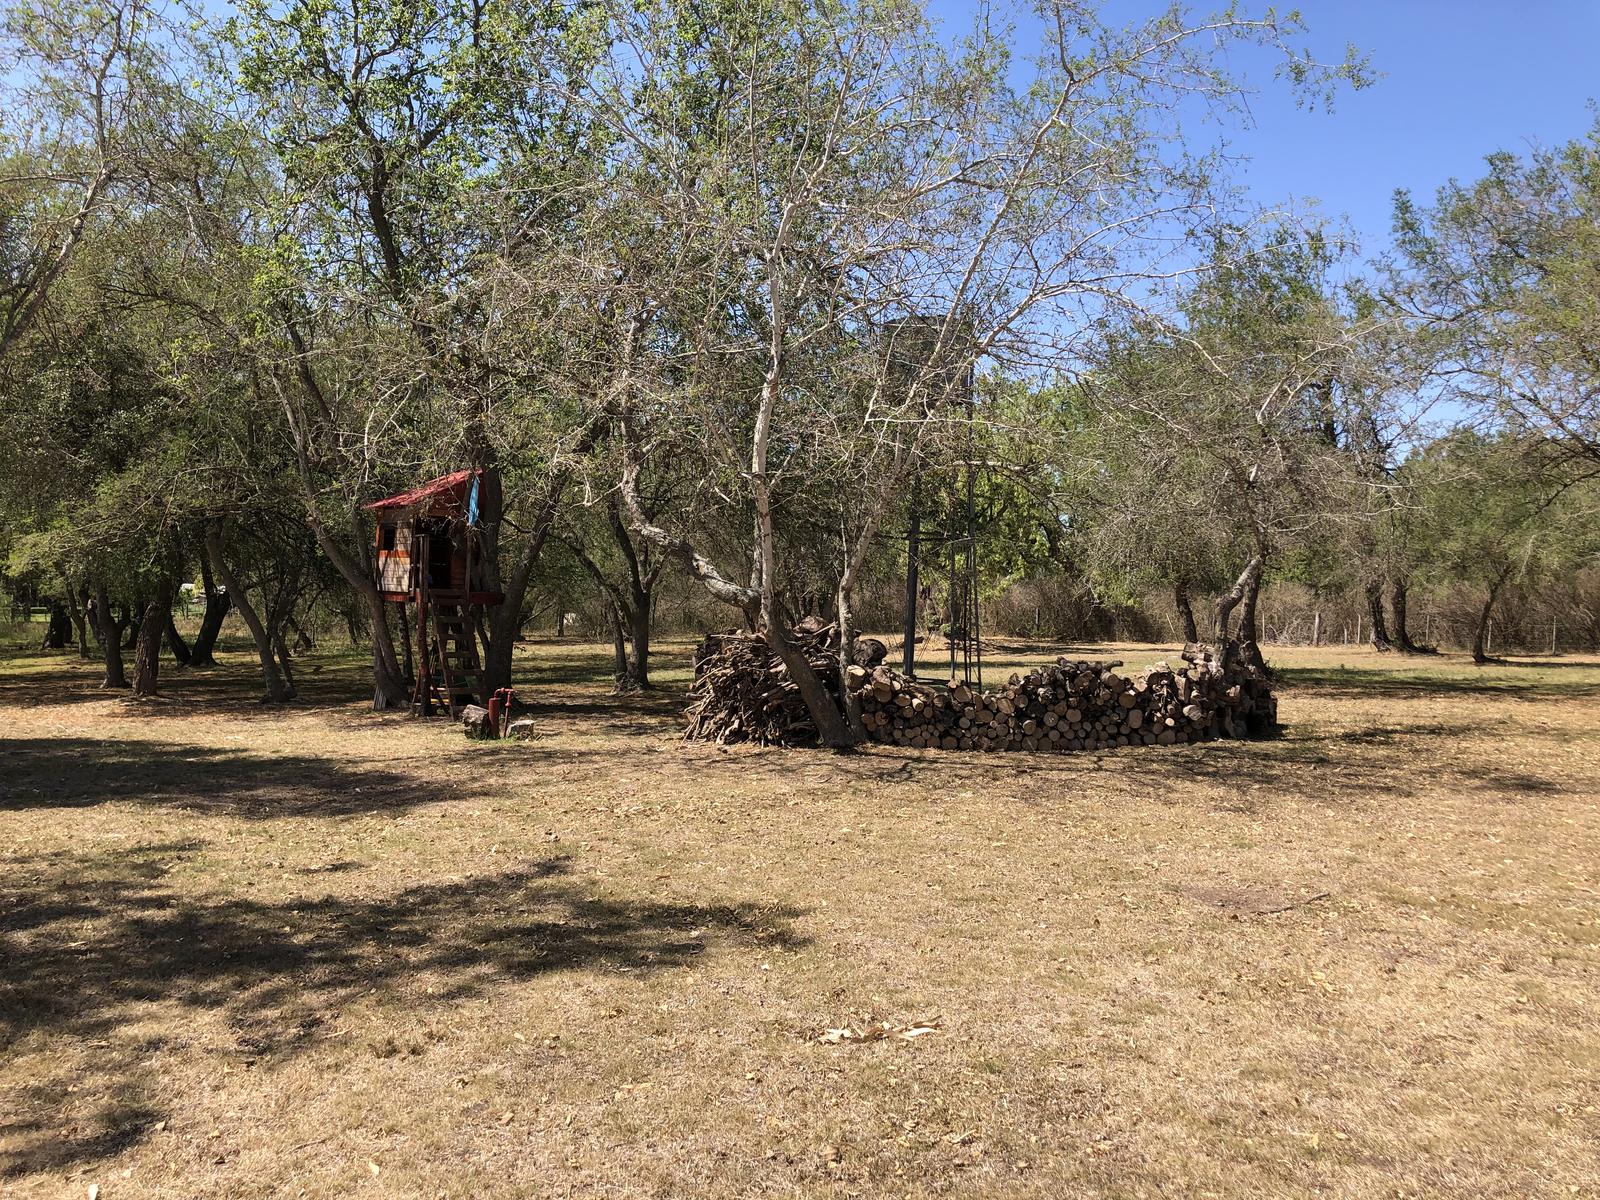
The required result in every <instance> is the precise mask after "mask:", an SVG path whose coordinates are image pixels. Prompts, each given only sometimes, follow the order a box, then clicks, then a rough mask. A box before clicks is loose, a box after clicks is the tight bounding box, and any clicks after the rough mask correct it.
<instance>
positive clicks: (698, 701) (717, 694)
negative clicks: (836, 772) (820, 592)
mask: <svg viewBox="0 0 1600 1200" xmlns="http://www.w3.org/2000/svg"><path fill="white" fill-rule="evenodd" d="M789 639H790V641H791V642H793V643H794V645H796V646H797V647H799V649H800V651H801V653H803V654H804V655H805V656H806V661H807V662H808V663H810V664H811V669H812V670H813V671H815V672H816V673H817V678H818V680H819V681H820V682H821V683H822V686H823V687H825V688H826V689H827V690H828V691H829V693H830V694H832V695H838V694H839V631H838V629H837V628H836V627H835V626H833V625H825V624H823V623H822V622H821V621H819V620H817V619H816V618H814V617H808V618H806V619H805V620H804V621H801V622H800V623H799V624H798V625H796V626H795V627H794V628H793V629H791V630H790V631H789ZM886 653H887V648H886V647H885V646H884V644H883V643H882V642H880V641H878V640H877V639H875V638H861V639H859V640H858V641H857V642H856V653H855V661H856V662H857V663H858V664H860V666H858V667H856V668H853V669H854V670H862V671H865V670H867V669H868V668H871V667H876V666H877V665H878V664H879V663H881V662H882V661H883V658H884V655H885V654H886ZM685 716H686V717H687V718H688V729H687V730H686V731H685V733H684V736H685V737H686V738H688V739H689V740H690V741H709V742H756V743H758V744H760V745H763V746H800V745H805V744H807V743H809V742H814V741H816V740H817V728H816V725H815V723H814V722H813V721H812V720H811V714H810V713H809V712H808V711H807V710H806V702H805V701H804V700H803V699H801V697H800V689H799V687H798V686H796V684H795V683H794V681H793V680H791V679H790V678H789V674H788V672H787V670H785V668H784V665H783V661H782V660H781V659H780V658H779V657H778V652H777V651H776V650H774V649H773V648H772V646H771V645H770V644H769V643H768V641H767V638H766V636H765V635H764V634H759V633H713V634H711V635H710V636H708V637H707V638H706V639H705V640H704V641H703V642H701V643H700V645H699V647H698V648H697V649H696V650H695V654H694V683H693V685H692V686H691V687H690V689H689V709H688V712H687V713H686V714H685Z"/></svg>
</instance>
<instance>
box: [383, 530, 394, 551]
mask: <svg viewBox="0 0 1600 1200" xmlns="http://www.w3.org/2000/svg"><path fill="white" fill-rule="evenodd" d="M394 534H395V530H394V526H393V525H385V526H384V527H383V548H384V549H385V550H393V549H394Z"/></svg>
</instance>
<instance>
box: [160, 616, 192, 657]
mask: <svg viewBox="0 0 1600 1200" xmlns="http://www.w3.org/2000/svg"><path fill="white" fill-rule="evenodd" d="M166 633H167V649H169V650H171V651H172V657H173V658H174V659H176V660H177V662H178V665H179V666H181V667H187V666H188V665H189V664H190V663H191V662H193V661H194V650H193V649H192V648H191V647H190V646H189V644H188V643H187V642H185V641H184V640H183V634H181V633H179V632H178V623H177V622H176V621H174V620H173V619H172V610H171V609H168V610H167V629H166Z"/></svg>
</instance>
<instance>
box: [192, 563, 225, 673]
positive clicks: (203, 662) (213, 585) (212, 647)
mask: <svg viewBox="0 0 1600 1200" xmlns="http://www.w3.org/2000/svg"><path fill="white" fill-rule="evenodd" d="M200 584H201V587H203V588H204V589H205V594H206V611H205V613H204V615H202V616H201V618H200V630H199V632H197V633H196V634H195V635H194V644H193V645H191V646H190V647H189V665H190V666H191V667H214V666H216V665H217V660H216V657H215V652H216V647H217V635H218V634H219V633H221V632H222V621H223V618H225V617H226V616H227V615H228V610H229V609H230V608H232V607H233V602H232V601H231V600H230V599H229V598H228V593H227V592H225V591H223V590H222V589H221V588H219V587H218V586H217V581H216V577H215V576H213V575H212V573H211V561H210V557H209V556H208V555H205V554H202V555H201V556H200Z"/></svg>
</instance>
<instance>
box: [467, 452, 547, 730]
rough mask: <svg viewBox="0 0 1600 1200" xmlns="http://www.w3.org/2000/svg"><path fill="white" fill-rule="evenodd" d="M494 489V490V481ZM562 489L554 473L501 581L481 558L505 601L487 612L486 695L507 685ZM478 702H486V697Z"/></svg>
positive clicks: (484, 677) (495, 567) (484, 669)
mask: <svg viewBox="0 0 1600 1200" xmlns="http://www.w3.org/2000/svg"><path fill="white" fill-rule="evenodd" d="M486 478H487V473H486ZM495 486H496V487H498V482H496V484H495ZM566 489H567V475H566V473H565V472H560V473H558V474H557V475H555V476H554V477H553V478H552V479H551V480H550V482H549V485H548V487H547V488H546V489H545V494H544V500H543V502H542V503H541V504H540V505H539V511H538V512H537V513H536V514H535V515H534V519H533V524H532V526H531V527H530V528H529V529H528V531H527V534H526V535H525V536H524V538H523V541H522V549H521V552H520V553H519V554H518V556H517V561H516V563H515V565H514V566H513V567H512V568H511V571H510V573H509V574H508V575H506V576H505V578H504V579H503V580H502V579H501V578H500V575H499V567H498V565H496V564H493V563H490V562H489V561H488V557H489V556H487V555H486V556H485V558H486V561H485V565H486V566H488V567H492V568H493V570H492V573H491V575H490V580H491V582H493V583H495V584H496V585H497V586H498V587H499V588H500V590H501V591H503V592H504V593H505V599H504V600H503V601H502V602H501V603H500V604H499V605H498V606H496V607H495V608H494V609H492V610H491V612H490V615H489V625H488V627H489V638H488V642H487V644H486V645H485V646H484V654H483V686H484V690H485V691H487V692H488V693H489V694H490V695H493V694H494V693H495V692H496V691H498V690H499V689H500V688H506V687H510V686H511V659H512V655H513V652H514V651H515V649H516V644H517V638H518V636H519V635H520V634H521V633H522V624H523V610H524V607H525V605H526V604H527V598H528V584H529V582H530V581H531V580H532V578H533V569H534V567H535V566H537V565H538V562H539V557H540V555H541V554H543V552H544V544H545V542H546V541H548V540H549V537H550V530H551V529H552V528H553V527H554V525H555V517H556V512H557V511H558V510H559V508H560V506H561V497H562V495H563V494H564V493H565V492H566ZM496 544H498V539H497V540H496ZM482 699H485V700H486V699H487V697H482Z"/></svg>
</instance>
